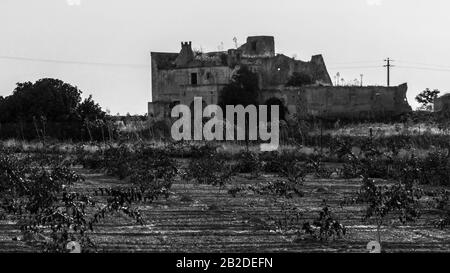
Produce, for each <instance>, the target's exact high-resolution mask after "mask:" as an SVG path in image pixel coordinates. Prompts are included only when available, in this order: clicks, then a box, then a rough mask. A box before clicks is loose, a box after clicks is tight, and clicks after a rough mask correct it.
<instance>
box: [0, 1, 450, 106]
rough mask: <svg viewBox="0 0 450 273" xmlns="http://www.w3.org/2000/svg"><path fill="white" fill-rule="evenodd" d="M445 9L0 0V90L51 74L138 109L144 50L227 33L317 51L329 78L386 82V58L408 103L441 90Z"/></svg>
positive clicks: (448, 80) (228, 41)
mask: <svg viewBox="0 0 450 273" xmlns="http://www.w3.org/2000/svg"><path fill="white" fill-rule="evenodd" d="M449 11H450V1H448V0H342V1H338V0H308V1H306V0H276V1H267V0H254V1H251V0H227V1H217V0H164V1H150V0H38V1H36V0H1V1H0V95H1V96H7V95H10V94H11V93H12V91H13V89H14V87H15V84H16V83H17V82H23V81H33V82H34V81H36V80H38V79H40V78H44V77H51V78H59V79H61V80H63V81H65V82H68V83H70V84H72V85H75V86H78V87H79V88H80V89H81V90H82V91H83V96H84V97H87V96H88V95H89V94H92V95H93V97H94V99H95V100H96V101H97V102H99V103H100V104H101V106H102V107H103V109H109V110H110V111H111V113H112V114H116V113H117V112H120V113H121V114H125V113H127V112H129V113H131V114H144V113H146V111H147V102H148V101H150V100H151V86H150V85H151V84H150V51H163V52H178V51H179V50H180V42H181V41H192V44H193V47H194V48H202V49H203V51H217V50H218V47H219V46H220V44H221V43H222V42H223V45H224V49H228V48H232V47H234V43H233V37H236V38H237V39H238V43H240V44H242V43H244V42H245V39H246V37H247V36H251V35H272V36H275V47H276V51H277V52H278V53H283V54H285V55H287V56H294V55H295V56H297V59H301V60H309V59H310V58H311V55H315V54H322V55H323V56H324V58H325V62H326V64H327V66H328V69H329V73H330V76H331V77H332V78H333V76H334V75H335V74H336V73H337V72H340V74H341V76H342V77H343V78H344V79H345V80H347V81H351V82H353V80H354V79H356V78H357V79H359V77H360V76H359V75H360V74H364V78H363V81H364V84H370V85H375V84H381V85H385V84H386V70H385V68H383V67H382V66H383V64H384V63H383V60H384V59H385V58H386V57H390V58H392V59H393V60H394V62H393V65H396V66H397V67H393V68H392V73H391V85H397V84H401V83H404V82H407V83H408V85H409V90H408V101H409V103H410V104H411V105H412V106H413V108H415V107H416V106H417V104H416V103H415V101H414V97H415V95H416V94H417V93H418V92H420V91H421V90H423V89H425V88H427V87H428V88H431V89H435V88H436V89H439V90H441V91H442V92H443V93H445V92H447V91H450V47H449V45H450V31H449V30H448V28H449V26H450V16H449ZM5 57H13V58H16V57H18V58H25V59H34V61H26V60H24V59H22V60H17V59H8V58H5ZM36 59H38V60H57V61H63V62H44V61H42V62H41V61H37V60H36ZM66 61H68V62H69V63H66ZM82 63H91V64H90V65H89V64H82ZM92 63H97V64H98V63H101V64H114V65H99V64H98V65H93V64H92ZM122 64H123V65H122Z"/></svg>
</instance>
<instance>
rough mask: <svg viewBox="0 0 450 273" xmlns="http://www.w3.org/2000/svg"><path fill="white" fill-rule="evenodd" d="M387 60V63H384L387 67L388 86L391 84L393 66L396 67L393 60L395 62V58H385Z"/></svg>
mask: <svg viewBox="0 0 450 273" xmlns="http://www.w3.org/2000/svg"><path fill="white" fill-rule="evenodd" d="M384 61H385V62H386V64H385V65H384V67H386V68H387V86H388V87H389V86H391V79H390V77H391V67H394V66H393V65H392V64H391V62H393V60H391V59H389V58H387V59H386V60H384Z"/></svg>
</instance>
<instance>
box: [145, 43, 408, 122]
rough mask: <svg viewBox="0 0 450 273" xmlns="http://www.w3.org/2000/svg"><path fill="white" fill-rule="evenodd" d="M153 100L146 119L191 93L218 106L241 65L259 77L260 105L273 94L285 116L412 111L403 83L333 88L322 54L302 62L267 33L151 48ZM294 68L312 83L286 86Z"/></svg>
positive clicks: (164, 113)
mask: <svg viewBox="0 0 450 273" xmlns="http://www.w3.org/2000/svg"><path fill="white" fill-rule="evenodd" d="M151 65H152V102H150V103H149V105H148V111H149V117H150V118H154V119H164V118H168V117H170V113H171V109H172V108H173V106H175V105H177V104H180V103H181V104H185V105H192V103H193V100H194V97H202V98H203V101H204V103H205V104H217V103H218V99H219V94H220V92H221V90H222V88H223V87H224V86H225V85H226V84H228V83H230V81H231V79H232V76H233V73H235V72H236V71H237V70H238V69H239V67H240V66H242V65H245V66H248V67H249V68H250V69H251V70H252V71H253V72H255V73H256V74H257V75H258V81H259V88H260V90H261V92H260V103H261V104H265V102H266V101H268V100H269V99H273V98H276V99H278V100H279V101H281V102H282V103H283V105H284V106H285V107H286V109H287V110H288V111H287V115H288V116H292V115H295V114H297V115H310V116H320V117H343V118H344V117H345V118H360V117H369V116H374V115H376V116H380V115H382V116H385V115H386V116H387V115H389V116H392V115H397V114H401V113H404V112H408V111H411V107H410V106H409V104H408V102H407V100H406V91H407V85H406V84H402V85H400V86H397V87H380V86H368V87H356V86H333V83H332V81H331V78H330V76H329V74H328V71H327V68H326V65H325V61H324V59H323V58H322V56H321V55H315V56H312V57H311V60H310V61H307V62H305V61H300V60H295V59H294V58H290V57H287V56H285V55H283V54H276V53H275V41H274V37H271V36H254V37H248V38H247V42H246V43H245V44H243V45H242V46H240V47H239V48H237V49H229V50H228V51H221V52H208V53H202V52H194V51H193V50H192V43H191V42H182V43H181V51H180V52H179V53H162V52H151ZM294 72H298V73H302V74H306V75H309V77H310V78H311V79H312V80H313V81H312V84H310V85H307V86H299V87H287V86H286V83H287V82H288V80H289V78H290V77H291V76H292V74H293V73H294Z"/></svg>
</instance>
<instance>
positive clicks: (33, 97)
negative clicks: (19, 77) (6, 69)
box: [0, 78, 105, 123]
mask: <svg viewBox="0 0 450 273" xmlns="http://www.w3.org/2000/svg"><path fill="white" fill-rule="evenodd" d="M81 94H82V92H81V91H80V90H79V89H78V88H77V87H75V86H72V85H70V84H68V83H65V82H63V81H61V80H58V79H51V78H45V79H40V80H38V81H36V82H35V83H31V82H24V83H17V86H16V88H15V89H14V91H13V94H12V95H10V96H8V97H6V98H4V99H0V111H1V113H2V115H1V117H0V122H5V123H15V122H32V121H33V120H35V119H40V118H42V117H43V118H45V119H46V121H48V122H75V121H83V120H84V119H85V118H92V117H97V118H104V117H105V113H104V112H103V111H102V110H101V108H100V106H99V105H98V104H96V103H95V102H94V101H93V100H92V96H90V97H89V98H88V99H86V100H84V101H83V102H82V103H81V101H82V99H81Z"/></svg>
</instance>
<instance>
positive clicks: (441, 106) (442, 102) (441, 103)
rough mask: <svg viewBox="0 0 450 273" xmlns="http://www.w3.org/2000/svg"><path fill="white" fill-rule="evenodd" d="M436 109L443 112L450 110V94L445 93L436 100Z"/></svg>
mask: <svg viewBox="0 0 450 273" xmlns="http://www.w3.org/2000/svg"><path fill="white" fill-rule="evenodd" d="M434 111H435V112H442V111H449V112H450V94H445V95H443V96H441V97H439V98H437V99H436V100H435V101H434Z"/></svg>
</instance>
